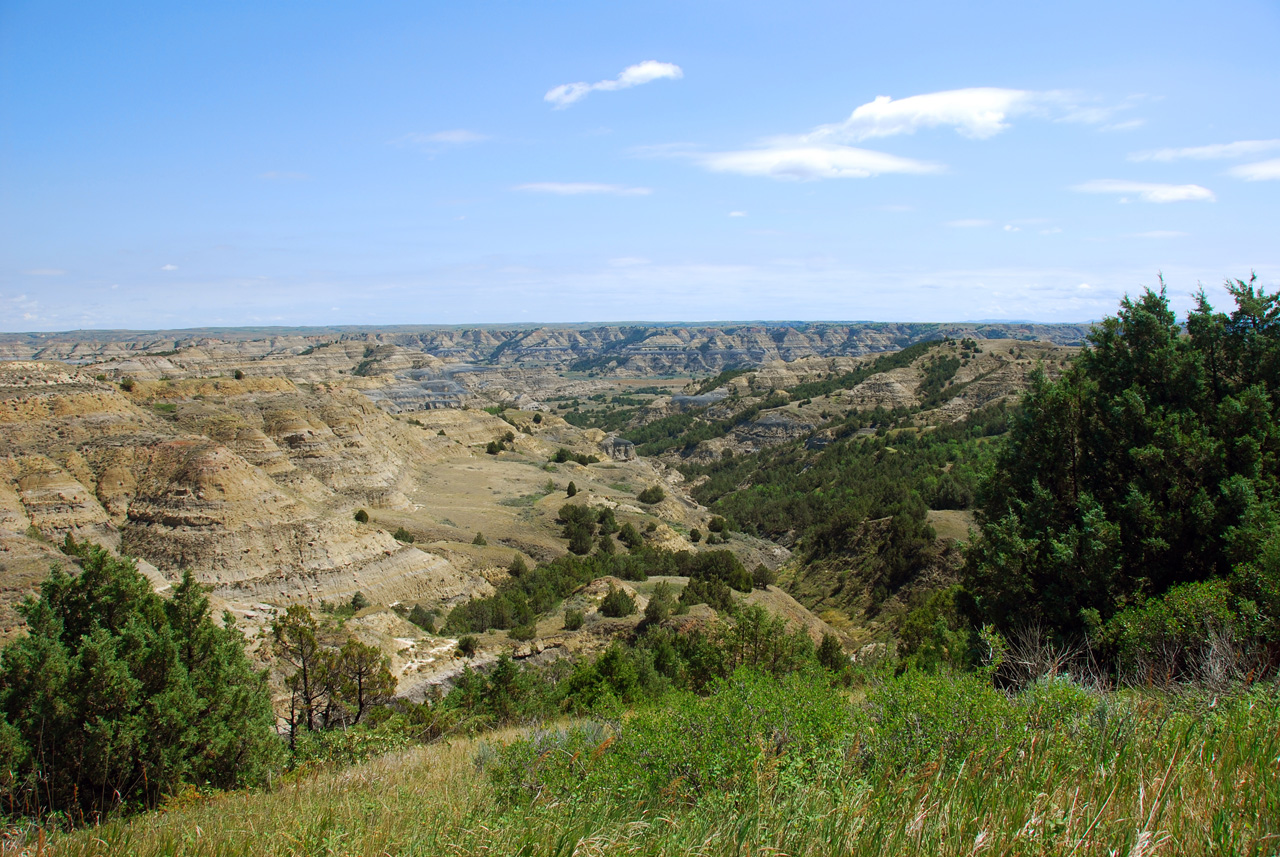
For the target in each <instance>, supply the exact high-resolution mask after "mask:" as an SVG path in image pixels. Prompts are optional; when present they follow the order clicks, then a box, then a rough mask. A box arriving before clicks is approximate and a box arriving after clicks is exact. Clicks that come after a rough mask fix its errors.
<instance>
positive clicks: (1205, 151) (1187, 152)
mask: <svg viewBox="0 0 1280 857" xmlns="http://www.w3.org/2000/svg"><path fill="white" fill-rule="evenodd" d="M1274 149H1280V140H1237V141H1236V142H1234V143H1214V144H1212V145H1209V146H1189V147H1186V148H1182V149H1155V150H1153V151H1149V152H1134V153H1133V154H1131V155H1130V156H1129V160H1131V161H1163V162H1165V163H1168V162H1170V161H1181V160H1193V161H1221V160H1228V159H1231V158H1243V157H1247V156H1248V155H1256V154H1259V153H1261V152H1270V151H1272V150H1274Z"/></svg>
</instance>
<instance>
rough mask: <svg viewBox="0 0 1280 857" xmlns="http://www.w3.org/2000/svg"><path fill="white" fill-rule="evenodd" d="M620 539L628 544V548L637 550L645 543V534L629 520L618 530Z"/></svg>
mask: <svg viewBox="0 0 1280 857" xmlns="http://www.w3.org/2000/svg"><path fill="white" fill-rule="evenodd" d="M618 541H620V542H622V543H623V544H624V545H626V546H627V548H628V549H630V550H635V549H636V548H638V547H640V546H641V545H643V544H644V536H642V535H640V533H639V532H637V531H636V528H635V526H634V525H632V523H631V522H630V521H628V522H627V523H625V524H623V525H622V527H621V529H619V530H618Z"/></svg>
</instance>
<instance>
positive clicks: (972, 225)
mask: <svg viewBox="0 0 1280 857" xmlns="http://www.w3.org/2000/svg"><path fill="white" fill-rule="evenodd" d="M990 225H991V221H990V220H977V219H975V218H965V219H963V220H948V221H947V226H950V227H951V228H952V229H979V228H981V227H983V226H990Z"/></svg>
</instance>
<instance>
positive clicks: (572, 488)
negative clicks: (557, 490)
mask: <svg viewBox="0 0 1280 857" xmlns="http://www.w3.org/2000/svg"><path fill="white" fill-rule="evenodd" d="M564 493H565V496H568V497H575V496H577V494H578V486H577V485H574V484H573V481H572V480H570V481H569V487H568V488H566V489H565V492H564Z"/></svg>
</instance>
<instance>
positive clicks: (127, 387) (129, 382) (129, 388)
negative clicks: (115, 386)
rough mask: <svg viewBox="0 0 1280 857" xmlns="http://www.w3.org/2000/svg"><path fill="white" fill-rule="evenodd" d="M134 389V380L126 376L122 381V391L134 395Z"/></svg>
mask: <svg viewBox="0 0 1280 857" xmlns="http://www.w3.org/2000/svg"><path fill="white" fill-rule="evenodd" d="M133 387H134V381H133V378H131V377H129V376H128V375H125V376H124V377H123V378H121V379H120V389H121V390H124V391H125V392H126V393H132V392H133Z"/></svg>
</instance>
